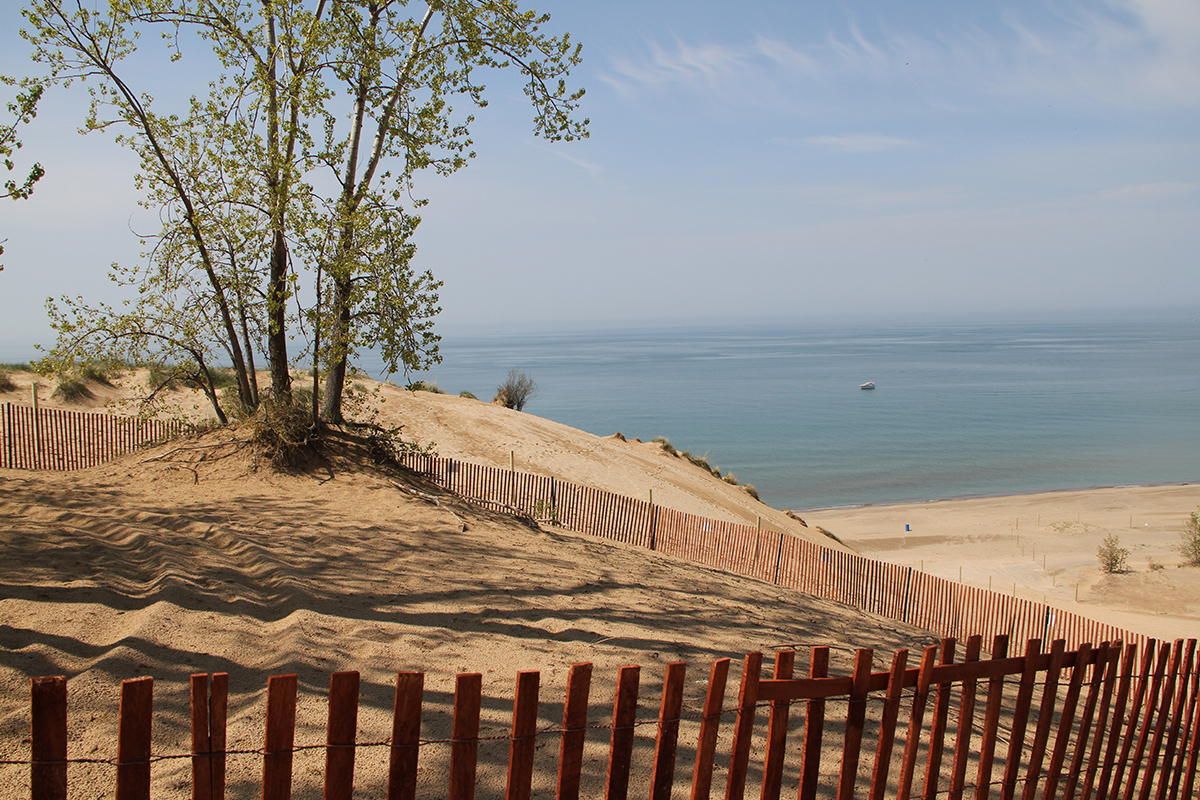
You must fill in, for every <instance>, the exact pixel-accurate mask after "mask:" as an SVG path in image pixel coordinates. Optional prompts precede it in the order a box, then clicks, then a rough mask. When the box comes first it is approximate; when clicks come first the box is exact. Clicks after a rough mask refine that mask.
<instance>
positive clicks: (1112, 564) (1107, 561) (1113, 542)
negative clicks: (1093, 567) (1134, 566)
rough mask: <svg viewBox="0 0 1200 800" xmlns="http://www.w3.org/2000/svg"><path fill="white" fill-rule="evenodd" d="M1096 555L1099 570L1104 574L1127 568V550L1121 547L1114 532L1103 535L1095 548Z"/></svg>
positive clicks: (1123, 570) (1122, 570)
mask: <svg viewBox="0 0 1200 800" xmlns="http://www.w3.org/2000/svg"><path fill="white" fill-rule="evenodd" d="M1096 557H1097V558H1099V559H1100V571H1101V572H1104V573H1106V574H1109V575H1112V574H1114V573H1117V572H1125V571H1126V570H1127V569H1128V565H1129V550H1127V549H1126V548H1124V547H1121V540H1120V539H1118V538H1117V535H1116V534H1115V533H1110V534H1109V535H1108V536H1105V537H1104V541H1102V542H1101V543H1100V547H1099V549H1097V550H1096Z"/></svg>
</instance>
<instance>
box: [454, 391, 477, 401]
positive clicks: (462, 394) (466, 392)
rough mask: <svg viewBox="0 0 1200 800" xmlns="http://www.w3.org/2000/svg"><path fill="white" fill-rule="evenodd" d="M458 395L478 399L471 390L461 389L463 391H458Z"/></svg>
mask: <svg viewBox="0 0 1200 800" xmlns="http://www.w3.org/2000/svg"><path fill="white" fill-rule="evenodd" d="M458 396H459V397H465V398H467V399H468V400H478V399H479V398H478V397H476V396H475V395H474V394H472V393H471V392H468V391H466V390H463V391H461V392H459V393H458Z"/></svg>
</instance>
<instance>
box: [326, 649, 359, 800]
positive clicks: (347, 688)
mask: <svg viewBox="0 0 1200 800" xmlns="http://www.w3.org/2000/svg"><path fill="white" fill-rule="evenodd" d="M359 685H360V680H359V675H358V673H357V672H335V673H333V674H332V675H330V676H329V724H328V726H327V728H326V739H325V741H326V745H325V800H350V798H351V796H352V795H353V794H354V743H355V735H356V734H357V732H358V690H359Z"/></svg>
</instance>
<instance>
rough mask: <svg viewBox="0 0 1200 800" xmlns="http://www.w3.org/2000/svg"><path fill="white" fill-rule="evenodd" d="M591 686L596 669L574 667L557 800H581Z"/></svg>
mask: <svg viewBox="0 0 1200 800" xmlns="http://www.w3.org/2000/svg"><path fill="white" fill-rule="evenodd" d="M591 686H592V665H591V664H588V663H582V664H574V665H572V667H571V671H570V672H569V673H567V697H566V702H565V703H563V735H562V749H561V750H560V752H559V759H558V783H557V791H556V793H555V797H556V798H557V800H579V774H580V772H581V770H582V769H583V739H584V735H585V734H586V733H587V711H588V709H587V704H588V692H589V691H590V689H591ZM452 800H453V799H452Z"/></svg>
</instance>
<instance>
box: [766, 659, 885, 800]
mask: <svg viewBox="0 0 1200 800" xmlns="http://www.w3.org/2000/svg"><path fill="white" fill-rule="evenodd" d="M795 664H796V651H795V650H780V651H779V652H778V653H776V654H775V671H774V673H773V676H774V678H775V680H790V679H791V677H792V669H793V668H794V667H795ZM868 671H869V670H868ZM790 705H791V701H789V700H772V701H771V714H770V717H769V722H768V723H767V751H766V753H765V755H764V756H763V782H762V793H761V794H760V797H761V798H762V800H779V793H780V790H781V789H782V787H783V754H784V748H785V746H786V745H785V738H786V737H787V726H788V709H789V707H790Z"/></svg>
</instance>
